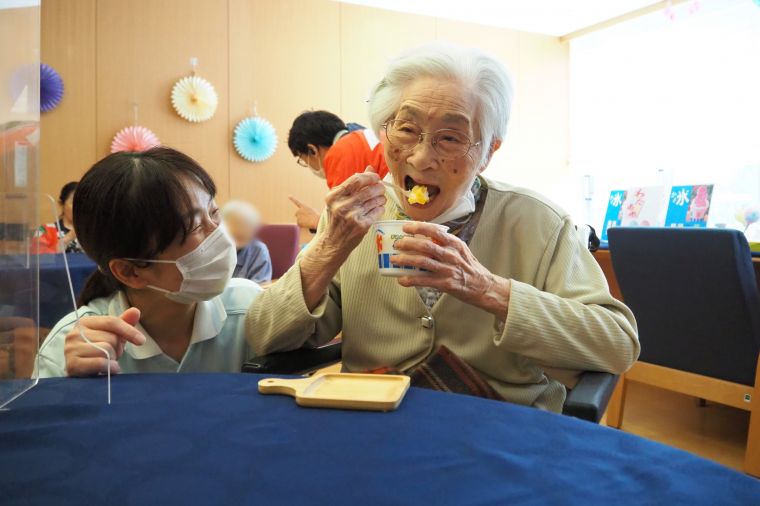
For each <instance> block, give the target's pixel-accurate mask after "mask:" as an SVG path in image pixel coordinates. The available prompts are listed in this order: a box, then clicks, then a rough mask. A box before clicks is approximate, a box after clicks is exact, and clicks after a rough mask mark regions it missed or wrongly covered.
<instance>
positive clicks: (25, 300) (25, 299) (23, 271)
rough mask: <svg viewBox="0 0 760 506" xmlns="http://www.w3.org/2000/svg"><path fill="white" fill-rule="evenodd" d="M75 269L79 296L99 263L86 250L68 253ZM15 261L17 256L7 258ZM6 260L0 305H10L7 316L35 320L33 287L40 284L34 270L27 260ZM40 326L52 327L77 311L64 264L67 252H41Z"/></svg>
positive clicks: (2, 268)
mask: <svg viewBox="0 0 760 506" xmlns="http://www.w3.org/2000/svg"><path fill="white" fill-rule="evenodd" d="M66 257H67V260H68V262H69V269H70V271H71V282H72V284H73V285H74V293H75V294H76V295H77V296H78V295H79V292H80V291H81V290H82V288H83V287H84V283H85V281H86V280H87V277H88V276H89V275H90V274H91V273H92V272H93V271H94V270H95V269H96V266H95V263H94V262H93V261H92V260H90V259H89V258H87V255H85V254H84V253H68V254H67V255H66ZM6 260H14V258H11V259H6ZM15 260H17V261H16V262H11V261H6V262H4V263H2V265H0V287H2V288H1V289H2V292H3V293H2V296H1V297H0V304H2V305H3V306H4V307H6V308H11V309H10V310H9V311H6V312H7V313H8V314H6V315H5V316H22V317H25V318H30V319H34V314H35V307H34V302H33V301H34V296H33V295H32V294H33V291H32V290H33V287H34V286H35V284H36V281H35V276H34V272H33V269H29V268H26V267H25V266H24V262H23V259H22V258H21V257H16V258H15ZM39 263H40V278H39V282H40V291H39V304H40V323H39V324H40V326H42V327H47V328H51V327H52V326H53V325H55V323H56V322H57V321H58V320H60V319H61V318H62V317H63V316H65V315H66V314H68V313H70V312H71V311H73V310H74V307H73V305H72V302H71V293H70V290H69V283H68V280H67V278H66V269H65V266H64V263H63V254H58V255H40V256H39Z"/></svg>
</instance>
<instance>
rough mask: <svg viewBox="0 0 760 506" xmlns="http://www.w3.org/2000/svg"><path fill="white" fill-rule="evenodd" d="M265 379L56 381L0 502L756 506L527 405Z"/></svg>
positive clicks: (38, 403)
mask: <svg viewBox="0 0 760 506" xmlns="http://www.w3.org/2000/svg"><path fill="white" fill-rule="evenodd" d="M260 378H261V376H259V375H254V374H207V375H195V374H187V375H183V374H176V375H122V376H117V377H114V378H113V404H112V405H111V406H107V405H105V380H104V379H103V378H90V379H63V378H62V379H48V380H41V381H40V384H39V385H38V386H37V387H35V388H34V389H32V390H31V391H30V392H28V393H27V394H26V395H24V396H23V397H21V398H20V399H19V400H17V401H16V402H15V403H13V404H11V406H10V408H11V409H10V411H6V412H0V497H1V498H2V499H0V502H2V504H3V505H4V506H10V505H16V504H33V505H34V504H41V505H42V504H44V505H51V504H55V505H66V504H72V505H77V506H81V505H83V504H108V505H109V506H111V505H120V504H135V505H141V506H142V505H146V504H160V505H171V504H204V505H212V504H230V505H231V504H256V505H271V504H331V505H333V504H383V505H385V504H388V505H390V504H394V505H395V504H416V505H422V504H436V505H437V504H457V505H463V504H505V505H508V504H527V503H530V504H562V505H568V504H584V505H587V504H615V505H624V504H636V505H639V504H689V505H690V506H693V505H699V504H709V505H716V504H760V481H757V480H754V479H753V478H750V477H748V476H745V475H742V474H739V473H737V472H735V471H732V470H730V469H728V468H725V467H722V466H720V465H718V464H715V463H712V462H710V461H707V460H704V459H701V458H699V457H696V456H693V455H691V454H688V453H685V452H683V451H680V450H676V449H673V448H669V447H666V446H663V445H660V444H658V443H654V442H651V441H647V440H644V439H641V438H639V437H637V436H633V435H630V434H625V433H623V432H620V431H616V430H614V429H609V428H606V427H601V426H598V425H594V424H591V423H588V422H583V421H581V420H576V419H574V418H570V417H565V416H562V415H556V414H552V413H545V412H541V411H538V410H535V409H531V408H525V407H521V406H516V405H511V404H507V403H501V402H496V401H489V400H485V399H477V398H473V397H465V396H460V395H455V394H445V393H441V392H433V391H428V390H421V389H417V388H411V389H410V390H409V392H408V394H407V396H406V398H405V400H404V401H403V403H402V404H401V406H400V407H399V409H398V411H395V412H390V413H374V412H360V411H342V410H327V409H324V410H322V409H309V408H300V407H298V406H296V404H295V403H294V400H293V399H292V398H290V397H284V396H263V395H260V394H258V393H257V381H258V380H259V379H260Z"/></svg>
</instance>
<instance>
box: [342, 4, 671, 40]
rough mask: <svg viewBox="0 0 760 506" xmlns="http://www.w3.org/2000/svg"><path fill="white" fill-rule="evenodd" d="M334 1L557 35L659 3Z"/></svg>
mask: <svg viewBox="0 0 760 506" xmlns="http://www.w3.org/2000/svg"><path fill="white" fill-rule="evenodd" d="M338 1H341V2H344V3H352V4H358V5H366V6H369V7H377V8H381V9H388V10H394V11H400V12H408V13H412V14H422V15H426V16H435V17H440V18H447V19H456V20H458V21H467V22H470V23H479V24H483V25H492V26H499V27H503V28H511V29H513V30H521V31H526V32H533V33H541V34H544V35H554V36H557V37H559V36H562V35H567V34H569V33H572V32H575V31H578V30H581V29H583V28H587V27H589V26H592V25H595V24H597V23H601V22H603V21H607V20H609V19H612V18H615V17H617V16H620V15H622V14H627V13H629V12H632V11H636V10H638V9H641V8H643V7H648V6H650V5H652V4H656V3H659V2H657V1H655V0H338ZM673 3H674V4H675V3H676V2H673Z"/></svg>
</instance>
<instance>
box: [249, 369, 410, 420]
mask: <svg viewBox="0 0 760 506" xmlns="http://www.w3.org/2000/svg"><path fill="white" fill-rule="evenodd" d="M408 389H409V376H400V375H393V374H352V373H326V374H317V375H315V376H312V377H310V378H303V379H280V378H265V379H262V380H260V381H259V392H260V393H262V394H285V395H290V396H293V397H295V398H296V403H297V404H298V405H299V406H308V407H313V408H342V409H362V410H370V411H393V410H394V409H396V408H397V407H398V406H399V404H401V400H402V399H403V398H404V394H406V391H407V390H408Z"/></svg>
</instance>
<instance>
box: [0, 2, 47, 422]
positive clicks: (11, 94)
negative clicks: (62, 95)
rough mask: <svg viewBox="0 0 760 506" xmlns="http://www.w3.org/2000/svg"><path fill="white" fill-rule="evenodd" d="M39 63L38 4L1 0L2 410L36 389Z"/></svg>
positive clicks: (0, 236) (37, 342)
mask: <svg viewBox="0 0 760 506" xmlns="http://www.w3.org/2000/svg"><path fill="white" fill-rule="evenodd" d="M39 55H40V1H39V0H0V408H2V407H4V406H5V405H7V404H8V403H9V402H11V401H12V400H13V399H15V398H17V397H18V396H20V395H21V394H23V393H24V392H26V391H27V390H29V389H30V388H32V387H33V386H34V385H35V384H36V383H37V380H36V378H35V362H36V360H37V352H38V349H39V338H40V326H39V262H40V260H39V258H40V257H39V255H37V254H34V253H33V250H32V243H33V239H34V235H35V233H36V231H37V229H38V227H39V225H40V222H41V221H40V215H39V204H40V198H39V196H38V193H37V192H38V190H39V149H38V148H39V137H40V136H39V125H40V107H39V102H40V100H39V89H40V84H39V63H40V61H39V60H40V56H39Z"/></svg>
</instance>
